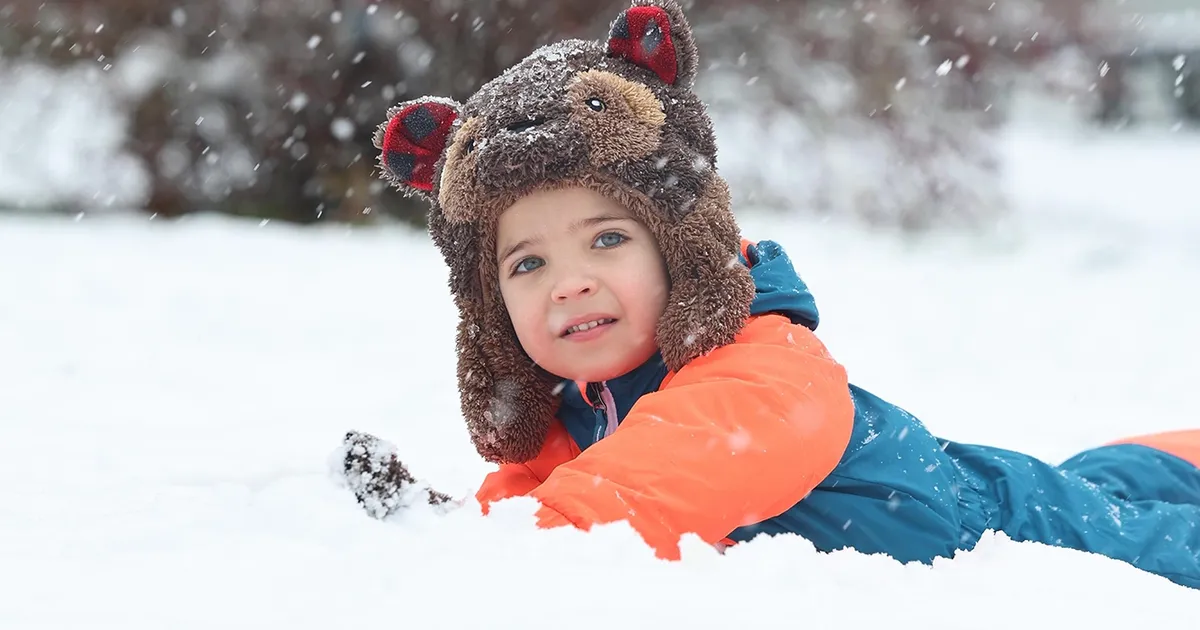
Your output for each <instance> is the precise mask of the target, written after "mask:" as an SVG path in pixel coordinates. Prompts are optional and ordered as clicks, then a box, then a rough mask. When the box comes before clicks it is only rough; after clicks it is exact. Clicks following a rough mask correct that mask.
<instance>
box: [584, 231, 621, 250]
mask: <svg viewBox="0 0 1200 630" xmlns="http://www.w3.org/2000/svg"><path fill="white" fill-rule="evenodd" d="M624 242H625V235H624V234H621V233H620V232H605V233H604V234H601V235H600V236H597V237H596V241H595V242H594V243H592V245H593V246H595V247H616V246H617V245H620V244H621V243H624Z"/></svg>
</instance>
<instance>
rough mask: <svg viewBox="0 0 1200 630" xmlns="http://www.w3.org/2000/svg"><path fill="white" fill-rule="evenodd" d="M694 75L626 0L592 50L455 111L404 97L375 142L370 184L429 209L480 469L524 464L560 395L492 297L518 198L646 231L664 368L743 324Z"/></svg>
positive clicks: (643, 7)
mask: <svg viewBox="0 0 1200 630" xmlns="http://www.w3.org/2000/svg"><path fill="white" fill-rule="evenodd" d="M697 66H698V54H697V51H696V44H695V41H694V40H693V37H692V31H691V27H690V26H689V25H688V22H687V20H686V18H685V17H684V14H683V11H682V9H680V7H679V5H678V4H677V3H676V2H675V0H633V4H632V6H631V7H630V8H629V9H626V10H625V11H623V12H622V13H621V14H620V15H619V16H617V18H616V20H614V21H613V22H612V25H611V27H610V30H609V34H608V38H607V40H606V41H583V40H569V41H565V42H560V43H557V44H552V45H548V46H544V47H542V48H540V49H538V50H536V51H534V52H533V53H532V54H530V55H529V56H528V57H526V58H525V59H524V60H522V61H521V62H520V63H518V64H517V65H515V66H513V67H512V68H510V69H508V70H507V71H505V72H504V73H503V74H502V75H500V76H499V77H497V78H495V79H493V80H492V81H490V82H489V83H487V84H486V85H484V86H483V87H482V88H481V89H480V90H479V92H477V93H476V94H475V95H474V96H472V97H471V98H470V99H469V100H467V102H466V103H462V104H460V103H458V102H456V101H453V100H451V99H447V98H439V97H423V98H418V99H415V100H412V101H407V102H405V103H401V104H400V105H398V106H396V107H394V108H393V109H391V110H390V111H389V112H388V120H387V121H386V122H384V123H383V124H382V125H380V127H379V129H378V131H377V132H376V134H375V146H376V147H377V148H378V149H380V155H379V162H380V165H381V167H382V169H383V177H384V179H386V180H388V181H390V182H391V183H392V184H393V185H394V186H395V187H396V188H398V189H399V190H401V191H403V192H405V193H406V194H415V195H420V196H422V197H424V198H425V199H427V200H428V201H429V202H430V204H431V206H432V207H431V210H430V214H429V230H430V233H431V235H432V237H433V240H434V243H435V244H436V245H437V246H438V248H439V249H440V250H441V252H442V254H443V255H444V257H445V259H446V263H447V264H448V265H449V267H450V288H451V291H453V294H454V300H455V303H456V305H457V306H458V309H459V313H460V320H459V324H458V335H457V343H458V383H459V392H460V395H461V404H462V412H463V414H464V416H465V418H466V422H467V427H468V429H469V431H470V434H471V440H472V442H473V443H474V445H475V448H476V450H478V451H479V454H480V455H481V456H482V457H483V458H484V459H486V460H488V461H491V462H495V463H510V462H525V461H529V460H531V459H533V458H534V457H536V456H537V455H538V453H539V452H540V450H541V447H542V442H543V440H544V439H545V436H546V433H547V431H548V429H549V427H550V423H551V421H552V420H553V418H554V414H555V412H556V410H557V406H558V394H559V392H560V391H561V390H562V382H563V381H562V379H561V378H559V377H556V376H554V375H552V374H549V373H548V372H546V371H545V370H543V369H541V368H540V367H538V366H537V365H535V364H534V363H533V361H532V360H531V359H530V358H529V356H528V355H527V354H526V353H525V352H524V351H523V350H522V348H521V346H520V344H519V342H518V341H517V336H516V333H515V331H514V329H513V326H512V322H511V321H510V320H509V317H508V312H507V310H506V309H505V306H504V302H503V299H502V297H501V295H500V287H499V275H498V268H497V261H496V221H497V218H498V216H499V215H500V213H501V212H503V211H504V210H505V209H506V208H508V207H509V206H510V205H512V203H513V202H515V201H516V200H517V199H518V198H520V197H521V196H523V195H525V194H527V193H529V192H531V191H533V190H534V189H537V188H543V187H557V186H571V185H581V186H586V187H589V188H591V189H593V190H596V191H598V192H600V193H601V194H604V195H606V196H608V197H610V198H612V199H614V200H616V201H618V202H619V203H621V204H623V205H624V206H625V207H627V208H628V209H629V210H630V211H631V212H632V213H633V214H634V215H635V216H636V217H637V218H638V219H639V220H640V221H641V222H642V223H644V224H645V225H646V226H647V228H648V229H649V230H650V232H651V233H652V234H653V235H654V236H655V238H656V239H657V241H658V245H659V248H660V249H661V251H662V255H663V257H664V259H665V261H666V265H667V270H668V274H669V278H670V294H669V296H668V304H667V308H666V311H665V312H664V313H663V315H662V318H661V319H660V321H659V323H658V328H657V332H656V334H657V342H658V347H659V349H660V350H661V354H662V357H663V360H664V361H665V362H666V364H667V367H668V369H670V370H672V371H674V370H678V369H679V368H680V367H682V366H683V365H684V364H686V363H687V362H688V361H690V360H692V359H694V358H696V357H698V356H701V355H703V354H705V353H707V352H709V351H711V350H713V349H714V348H717V347H718V346H721V345H724V344H727V343H730V342H731V341H733V338H734V335H735V334H736V333H737V332H738V331H739V330H740V329H741V327H742V325H743V324H744V322H745V320H746V318H747V317H748V316H749V312H750V302H751V300H752V299H753V297H754V284H753V282H752V281H751V279H750V275H749V272H748V271H747V270H746V268H745V267H744V266H743V265H741V264H738V252H739V250H740V246H741V234H740V232H739V231H738V227H737V224H736V222H735V221H734V217H733V214H732V212H731V211H730V208H729V190H728V188H727V186H726V184H725V182H724V180H722V179H721V177H720V176H718V175H717V172H716V170H715V162H716V142H715V139H714V137H713V131H712V122H711V120H710V119H709V117H708V115H707V113H706V111H705V108H704V105H703V103H701V102H700V100H699V99H698V98H697V96H696V95H695V93H694V92H693V91H692V85H693V82H694V81H695V78H696V71H697Z"/></svg>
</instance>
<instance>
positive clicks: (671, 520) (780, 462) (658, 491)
mask: <svg viewBox="0 0 1200 630" xmlns="http://www.w3.org/2000/svg"><path fill="white" fill-rule="evenodd" d="M853 422H854V407H853V404H852V401H851V397H850V391H849V387H848V382H847V377H846V371H845V369H844V368H843V367H842V366H841V365H839V364H838V363H837V362H835V361H834V359H833V357H831V356H830V354H829V353H828V352H827V351H826V349H825V346H824V345H823V344H822V343H821V342H820V341H819V340H818V339H817V337H816V336H815V335H814V334H813V332H812V331H811V330H809V329H808V328H806V327H804V326H802V325H798V324H793V323H791V321H790V320H789V319H788V318H786V317H784V316H782V315H774V314H767V315H759V316H755V317H752V318H751V319H750V320H749V322H748V323H747V324H746V326H745V327H744V328H743V329H742V331H741V332H740V333H739V334H738V336H737V338H736V340H735V342H734V343H732V344H730V345H727V346H724V347H721V348H718V349H716V350H714V351H713V352H711V353H709V354H708V355H706V356H704V357H701V358H698V359H696V360H694V361H692V362H691V363H690V364H688V365H686V366H684V367H683V368H682V369H680V370H679V371H678V372H676V373H669V374H667V376H666V378H665V380H664V381H663V383H662V385H661V386H660V387H659V389H658V390H657V391H655V392H652V393H649V394H646V395H644V396H642V397H641V398H639V399H638V400H637V402H636V403H635V404H634V405H633V407H632V409H631V410H630V411H629V413H628V414H627V415H626V417H625V418H624V420H623V421H622V422H621V424H620V426H619V427H618V428H617V430H616V431H615V432H614V433H613V434H612V435H611V436H609V437H607V438H605V439H603V440H602V441H600V442H597V443H595V444H594V445H591V446H590V447H589V448H587V450H586V451H583V452H581V451H580V449H579V447H578V446H577V445H576V444H575V442H574V440H573V439H572V438H571V436H570V435H569V434H568V433H567V431H566V429H565V428H564V427H563V425H562V423H561V422H559V421H558V420H555V421H554V423H553V425H552V426H551V428H550V433H549V436H548V438H547V439H546V443H545V445H544V446H543V448H542V451H541V453H540V454H539V455H538V457H537V458H536V459H534V460H533V461H530V462H528V463H524V464H506V465H502V466H501V467H500V469H499V470H497V471H495V472H493V473H491V474H490V475H488V476H487V478H486V479H485V480H484V482H483V485H482V487H481V488H480V489H479V491H478V492H477V493H476V498H477V499H478V500H479V502H480V504H481V505H482V506H483V509H484V512H485V513H486V512H487V510H488V507H489V504H490V503H491V502H493V501H498V500H501V499H505V498H508V497H513V496H532V497H534V498H536V499H538V500H539V501H540V502H541V508H540V509H539V511H538V514H537V516H538V524H539V525H540V526H542V527H558V526H564V525H574V526H576V527H579V528H582V529H585V530H586V529H589V528H590V527H591V526H592V525H595V524H602V523H610V522H615V521H620V520H628V521H629V523H630V524H631V525H632V526H633V528H634V529H635V530H636V531H637V532H638V533H639V534H641V536H642V537H643V538H644V539H645V540H646V542H647V543H648V544H649V545H650V546H651V547H653V548H654V549H655V551H656V554H657V555H658V556H659V557H661V558H667V559H677V558H678V557H679V540H680V537H681V536H682V535H683V534H686V533H694V534H697V535H699V537H700V538H701V539H703V540H705V541H707V542H709V543H712V544H716V543H719V542H721V541H723V540H726V537H727V536H728V535H729V533H730V532H731V531H733V530H734V529H736V528H738V527H740V526H743V525H749V524H753V523H756V522H759V521H761V520H763V519H766V518H771V517H773V516H776V515H778V514H781V513H783V512H784V511H786V510H787V509H789V508H791V507H792V506H793V505H795V504H796V503H797V502H798V501H800V500H801V499H803V498H804V497H805V496H807V495H808V493H809V492H811V491H812V490H813V488H815V487H816V486H817V484H819V483H820V482H821V480H823V479H824V478H825V477H826V476H827V475H828V474H829V473H830V472H831V471H832V470H833V469H834V467H836V466H837V464H838V462H839V460H840V458H841V456H842V453H843V452H844V451H845V449H846V445H847V443H848V442H849V439H850V434H851V430H852V428H853Z"/></svg>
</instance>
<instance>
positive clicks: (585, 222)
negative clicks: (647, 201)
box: [568, 214, 632, 233]
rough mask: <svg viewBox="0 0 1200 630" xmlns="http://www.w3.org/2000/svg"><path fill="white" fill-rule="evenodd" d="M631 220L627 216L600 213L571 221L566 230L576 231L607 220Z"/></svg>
mask: <svg viewBox="0 0 1200 630" xmlns="http://www.w3.org/2000/svg"><path fill="white" fill-rule="evenodd" d="M631 220H632V219H630V218H629V217H622V216H618V215H615V214H601V215H598V216H594V217H588V218H586V219H580V220H578V221H576V222H574V223H572V224H571V227H570V228H568V230H569V231H570V232H572V233H574V232H578V231H579V230H580V229H582V228H585V227H592V226H594V225H600V224H601V223H608V222H609V221H631Z"/></svg>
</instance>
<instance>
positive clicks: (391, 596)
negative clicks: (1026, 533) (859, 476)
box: [0, 129, 1200, 630]
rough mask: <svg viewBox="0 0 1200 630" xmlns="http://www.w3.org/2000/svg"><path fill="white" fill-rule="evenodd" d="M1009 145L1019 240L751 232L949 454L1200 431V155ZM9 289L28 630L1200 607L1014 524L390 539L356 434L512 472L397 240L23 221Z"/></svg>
mask: <svg viewBox="0 0 1200 630" xmlns="http://www.w3.org/2000/svg"><path fill="white" fill-rule="evenodd" d="M1007 143H1008V144H1007V145H1006V151H1008V153H1009V154H1010V156H1011V157H1013V158H1014V162H1013V163H1014V164H1015V165H1016V167H1015V168H1014V169H1012V171H1011V172H1010V174H1009V177H1010V178H1011V179H1010V182H1011V184H1012V188H1013V190H1014V191H1015V194H1016V196H1017V198H1018V199H1019V200H1020V203H1021V208H1022V213H1023V214H1022V215H1021V221H1020V222H1019V223H1018V224H1017V225H1014V226H1011V229H1010V230H1009V231H1008V232H1007V233H1005V234H1003V235H993V236H988V237H975V238H966V237H960V236H950V235H932V236H928V237H925V238H923V239H922V240H921V241H919V242H917V241H906V242H898V241H897V240H896V239H895V238H894V237H890V236H887V235H884V234H865V233H863V232H862V231H860V230H858V229H855V228H851V227H848V226H845V225H841V224H838V223H836V222H818V221H797V220H784V219H781V218H779V217H777V216H771V215H769V214H753V213H744V216H743V217H742V220H743V224H744V228H745V231H746V234H747V235H748V236H750V237H752V238H773V239H775V240H778V241H780V242H781V243H783V245H784V246H785V247H787V248H788V250H789V253H790V254H791V255H792V257H793V259H794V261H795V263H796V265H797V266H798V268H799V269H800V270H801V271H802V272H803V274H804V277H805V279H806V280H807V281H808V282H809V284H810V286H811V287H812V289H813V291H814V292H815V293H816V295H817V299H818V304H819V306H820V307H821V310H822V317H823V321H822V326H821V336H822V338H823V339H824V340H825V341H826V342H827V343H828V345H829V348H830V351H831V352H832V353H833V354H834V355H835V356H836V357H837V358H838V359H839V360H840V361H841V362H843V363H844V364H845V365H847V366H848V368H849V370H850V375H851V378H852V380H853V381H854V382H855V383H858V384H862V385H864V386H866V387H868V388H870V389H871V390H872V391H875V392H876V393H878V394H880V395H882V396H884V397H886V398H888V399H891V400H894V401H895V402H897V403H899V404H902V405H903V406H905V407H906V408H908V409H910V410H911V411H913V412H914V413H915V414H917V415H918V416H919V417H921V418H922V419H923V420H924V421H925V422H926V423H927V424H929V425H930V426H931V427H932V428H933V429H934V430H935V431H936V432H937V433H938V434H940V435H944V436H946V437H950V438H954V439H959V440H963V441H975V442H983V443H992V444H997V445H1002V446H1007V447H1011V448H1017V449H1022V450H1026V451H1028V452H1031V453H1033V454H1035V455H1038V456H1041V457H1044V458H1047V459H1049V460H1052V461H1058V460H1061V459H1063V458H1065V457H1067V456H1069V455H1070V454H1072V453H1073V452H1075V451H1077V450H1079V449H1082V448H1087V447H1089V446H1092V445H1095V444H1097V443H1101V442H1103V441H1106V440H1110V439H1113V438H1116V437H1119V436H1122V435H1126V434H1129V433H1140V432H1147V431H1156V430H1169V429H1177V428H1184V427H1194V426H1197V425H1200V417H1198V416H1197V413H1196V407H1195V401H1194V394H1193V392H1194V386H1195V378H1196V375H1197V374H1200V352H1198V351H1197V350H1198V349H1200V341H1198V337H1197V332H1196V326H1195V321H1196V306H1195V301H1194V299H1195V298H1194V296H1193V295H1192V292H1191V291H1189V290H1187V288H1188V287H1195V286H1200V251H1198V250H1197V247H1196V244H1197V243H1198V242H1200V219H1198V218H1197V217H1200V215H1198V214H1197V213H1196V212H1195V208H1196V205H1195V204H1196V201H1195V200H1196V192H1195V188H1194V181H1195V178H1194V165H1195V164H1196V163H1198V160H1200V141H1198V140H1197V139H1196V138H1194V137H1190V136H1186V135H1185V134H1182V133H1180V134H1161V135H1152V134H1149V133H1147V134H1138V135H1133V134H1130V135H1126V136H1123V137H1122V138H1120V139H1117V140H1113V139H1101V138H1096V137H1067V136H1064V135H1059V136H1058V137H1055V136H1054V135H1051V134H1047V133H1046V131H1045V130H1044V129H1043V130H1038V131H1037V132H1036V133H1035V132H1020V131H1017V132H1013V133H1012V134H1010V136H1009V137H1008V139H1007ZM918 245H919V246H918ZM0 268H2V269H4V270H5V272H4V273H0V296H4V299H3V300H2V301H0V480H2V481H0V496H3V500H2V501H0V559H2V561H0V627H3V628H20V629H21V630H44V629H61V628H80V627H87V628H123V629H132V630H138V629H141V628H147V629H148V628H172V629H177V630H187V629H192V628H195V629H200V628H204V629H209V628H215V627H220V628H263V627H266V628H289V629H294V630H301V629H307V628H331V627H337V628H353V627H356V626H363V627H397V628H520V629H522V630H535V629H542V628H545V629H555V630H561V629H562V628H566V627H570V628H578V629H581V630H586V629H588V628H603V629H605V630H610V629H611V628H633V627H639V628H640V627H647V628H664V627H682V628H708V627H712V628H730V627H737V628H766V627H786V626H790V625H797V624H798V625H799V626H802V627H804V628H811V629H824V628H837V629H839V630H840V629H845V628H887V629H888V630H904V629H909V628H912V629H919V630H936V629H942V628H944V629H948V630H959V629H961V628H972V629H973V630H990V629H996V630H1011V629H1012V628H1014V627H1037V628H1075V627H1092V628H1125V627H1139V628H1153V627H1173V626H1177V625H1178V623H1179V620H1180V619H1191V618H1195V613H1196V611H1197V610H1198V609H1200V608H1198V607H1200V594H1198V593H1197V592H1195V591H1191V590H1188V589H1185V588H1183V587H1180V586H1176V585H1174V584H1171V583H1169V582H1168V581H1166V580H1164V579H1162V578H1158V577H1155V576H1152V575H1148V574H1145V573H1142V572H1139V571H1137V570H1136V569H1133V568H1131V567H1129V566H1126V565H1124V564H1121V563H1119V562H1116V561H1111V560H1108V559H1105V558H1101V557H1097V556H1093V555H1088V554H1083V553H1077V552H1073V551H1068V550H1062V549H1054V548H1050V547H1045V546H1040V545H1037V544H1017V543H1013V542H1012V541H1010V540H1006V539H1005V538H1003V537H999V536H993V535H987V536H985V537H984V539H983V541H982V542H981V543H980V545H979V546H978V548H977V549H976V550H974V551H972V552H970V553H965V554H961V555H960V556H959V557H958V558H957V559H955V560H953V561H951V560H945V561H938V562H936V563H934V565H933V566H923V565H909V566H904V565H901V564H899V563H897V562H895V561H892V560H890V559H888V558H886V557H882V556H864V555H861V554H857V553H855V552H852V551H840V552H835V553H832V554H819V553H817V552H815V551H814V550H813V548H812V547H811V546H810V545H809V544H808V543H806V542H805V541H803V540H800V539H798V538H795V537H780V538H774V539H760V540H756V541H754V542H751V543H748V544H745V545H740V546H737V547H733V548H731V549H728V550H727V551H726V553H725V554H724V555H721V554H719V553H718V552H717V551H716V550H714V549H713V548H712V547H710V546H708V545H705V544H703V543H701V542H700V541H697V540H695V539H693V538H689V539H687V540H686V541H685V544H684V549H683V556H684V558H683V560H682V561H681V562H677V563H668V562H662V561H658V560H656V559H655V558H654V557H653V554H652V552H651V551H650V550H649V549H648V548H647V547H646V546H645V545H643V544H642V543H641V542H640V540H639V539H638V537H637V536H636V534H634V533H633V532H632V531H630V530H629V528H628V527H627V526H625V525H611V526H604V527H599V528H596V529H595V530H593V531H592V532H590V533H584V532H579V531H576V530H573V529H558V530H551V531H542V530H538V529H537V528H535V527H534V525H533V516H532V514H533V511H534V509H535V505H533V503H532V502H531V501H529V500H524V499H521V500H512V501H507V502H503V503H501V504H499V505H497V506H496V508H495V510H494V512H493V514H492V515H491V516H489V517H487V518H484V517H482V516H480V515H479V513H478V509H477V507H476V506H475V505H474V504H473V503H471V502H467V503H466V504H464V505H463V506H462V507H461V508H460V509H456V510H453V511H451V512H450V513H448V514H441V513H440V510H437V509H435V508H433V507H431V506H428V505H425V504H422V503H421V502H419V501H418V502H414V503H413V504H412V507H411V508H409V509H407V510H401V511H399V512H397V513H395V514H393V515H392V516H390V517H388V518H387V519H383V520H379V519H373V518H370V517H369V516H368V515H366V514H365V513H364V512H363V509H362V507H361V506H359V505H358V503H357V501H356V499H355V496H354V493H353V492H349V491H347V488H346V487H344V485H342V484H339V483H335V482H334V481H333V480H331V477H330V475H329V471H328V460H329V457H330V454H331V453H337V452H338V449H339V448H340V447H339V445H340V444H341V441H342V438H343V436H344V435H345V433H346V431H348V430H352V429H353V430H359V431H363V432H369V433H371V434H374V435H379V436H382V437H384V438H386V439H387V440H388V441H389V442H391V444H392V445H394V448H396V449H398V450H399V452H400V453H401V456H402V458H403V460H404V464H405V465H406V466H408V467H409V469H410V470H411V471H412V473H413V474H414V475H415V476H416V477H418V478H420V479H423V480H427V481H428V482H430V483H431V484H433V485H434V486H435V487H437V488H438V489H439V490H442V491H444V492H447V493H448V494H451V495H453V496H455V497H469V496H470V495H471V494H472V493H473V492H474V490H475V488H476V487H477V485H478V483H479V481H480V479H481V478H482V476H483V475H484V474H486V473H487V472H488V471H489V470H491V467H490V466H488V465H487V464H485V463H484V462H482V461H480V460H479V459H478V457H477V456H475V454H474V451H473V449H472V447H471V445H470V442H469V440H468V438H467V434H466V431H465V427H464V426H463V423H462V421H461V419H460V418H459V417H458V412H457V410H458V399H457V396H458V394H457V392H456V389H455V378H454V369H455V368H454V357H453V348H454V335H455V323H456V322H455V311H454V306H453V304H452V303H451V300H450V298H449V296H448V295H447V293H446V288H445V287H446V274H445V270H444V268H443V265H442V263H441V260H440V258H439V257H438V254H437V253H436V251H435V250H434V248H433V247H432V245H430V244H429V243H428V239H427V238H426V237H425V236H424V235H420V234H413V233H411V232H408V231H405V230H404V229H402V228H399V227H395V228H383V229H363V228H349V227H341V226H338V227H323V228H304V229H301V228H296V227H291V226H285V225H280V224H277V223H266V224H265V225H262V226H261V227H260V224H259V223H258V222H239V221H233V220H229V219H217V218H212V217H193V218H190V219H187V220H183V221H180V222H178V223H174V224H171V223H166V222H163V221H161V220H153V221H149V220H146V219H145V218H142V217H129V216H97V215H91V214H89V215H86V216H82V217H79V218H78V220H77V221H70V220H54V219H50V218H46V217H29V216H26V217H20V216H15V215H0ZM746 439H748V440H750V441H749V442H748V443H743V440H742V437H741V436H739V437H738V439H737V443H736V444H730V447H731V448H738V447H742V446H745V445H746V444H749V445H751V446H752V445H753V442H752V436H746ZM387 450H388V449H387V448H386V447H383V451H382V452H386V451H387ZM596 585H606V586H605V587H604V588H605V589H609V590H607V591H605V592H604V593H601V594H599V595H597V594H596V593H597V592H596V591H595V587H596ZM590 597H594V599H589V598H590Z"/></svg>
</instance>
